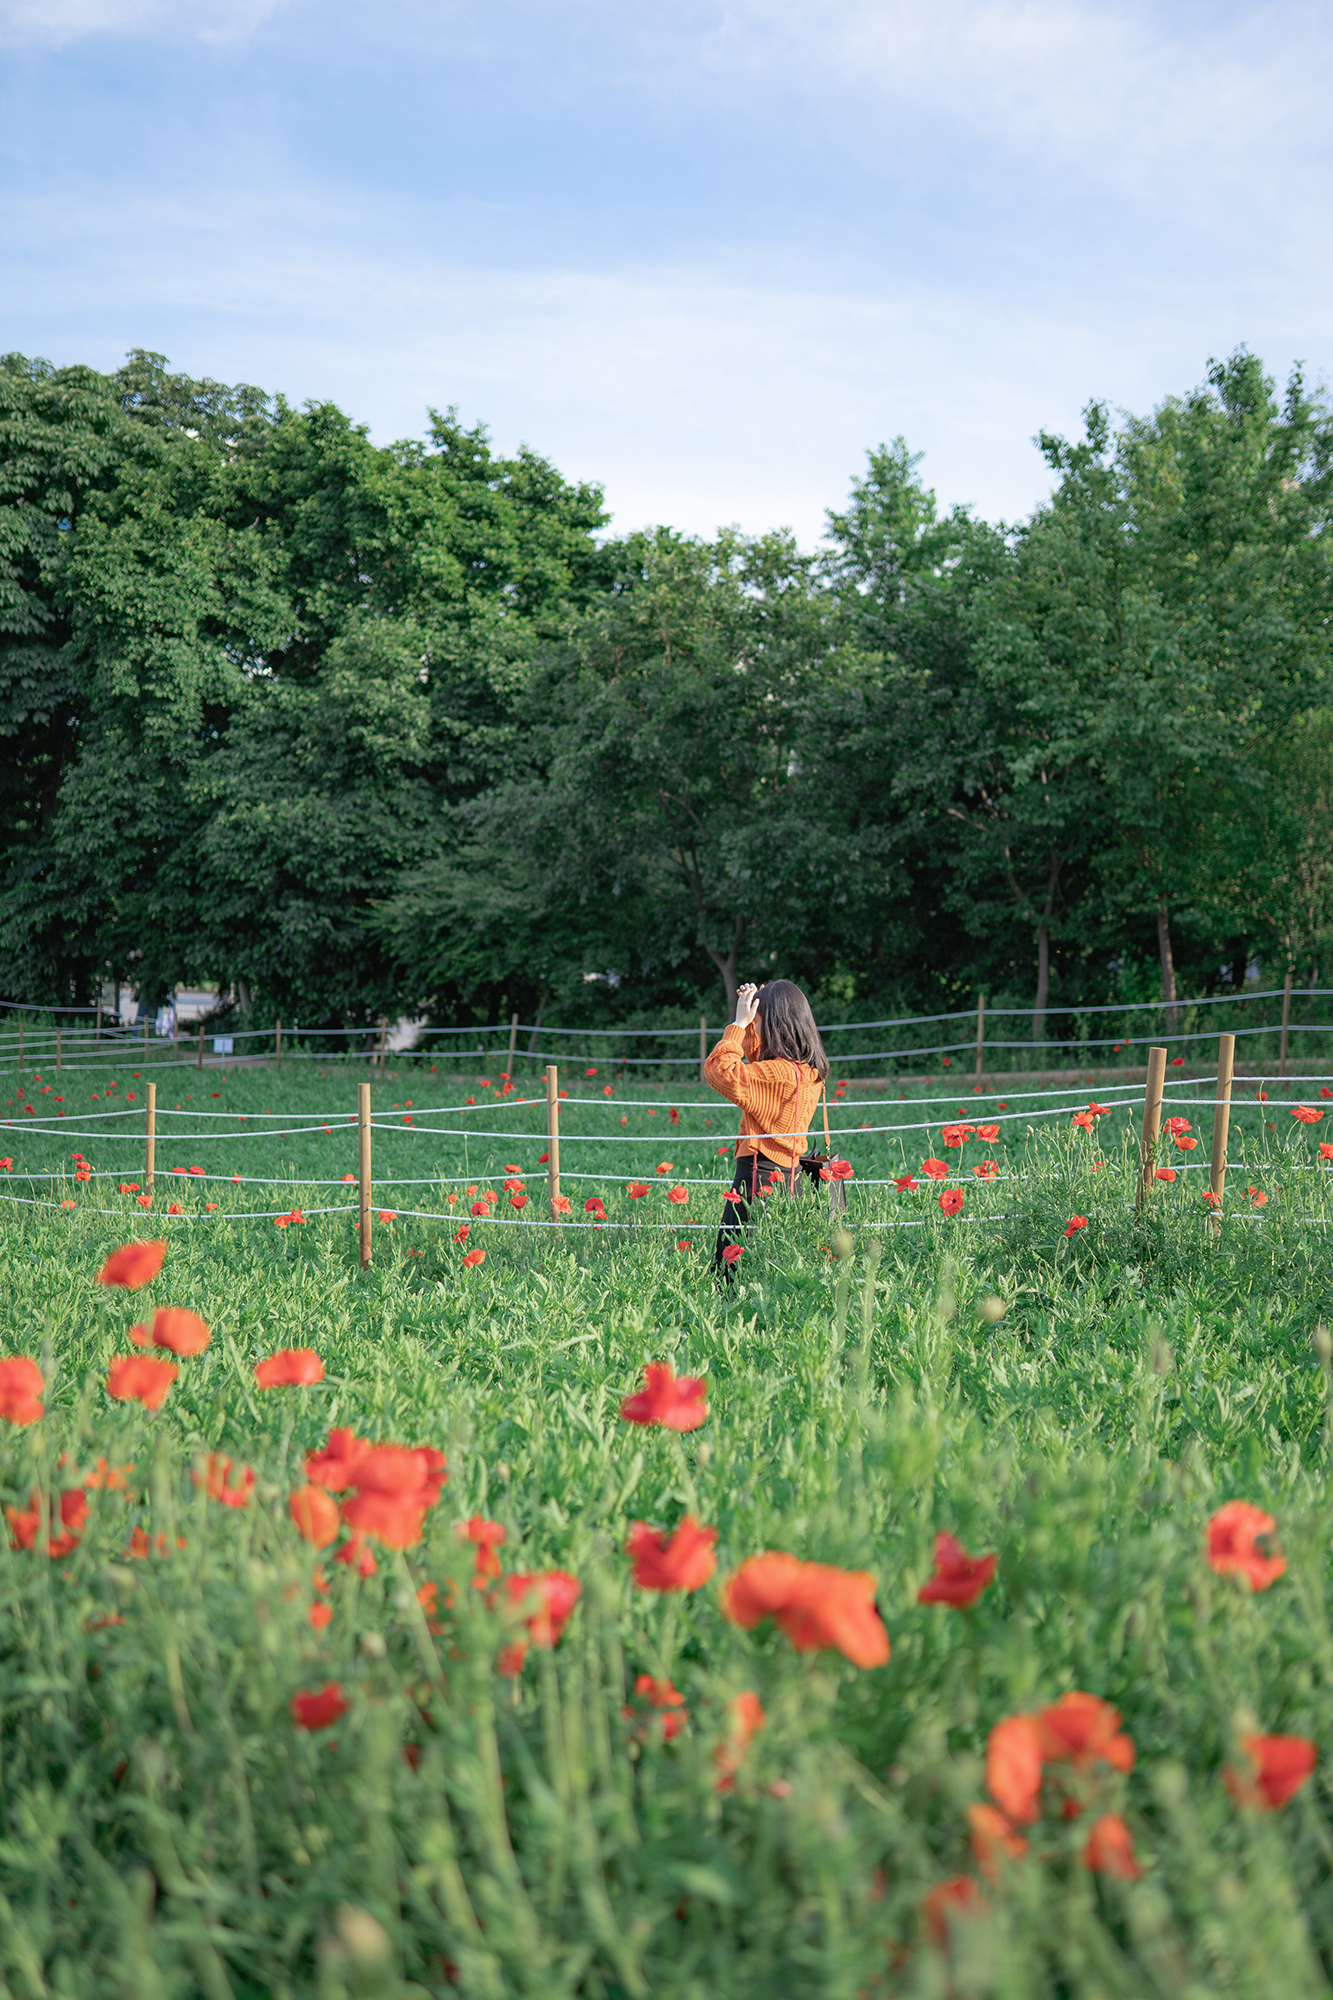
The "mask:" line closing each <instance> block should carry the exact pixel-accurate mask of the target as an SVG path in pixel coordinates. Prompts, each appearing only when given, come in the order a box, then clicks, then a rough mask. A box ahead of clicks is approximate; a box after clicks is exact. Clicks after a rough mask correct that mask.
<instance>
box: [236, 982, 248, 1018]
mask: <svg viewBox="0 0 1333 2000" xmlns="http://www.w3.org/2000/svg"><path fill="white" fill-rule="evenodd" d="M236 998H237V999H238V1000H239V1001H240V1003H241V1012H242V1013H243V1014H248V1013H249V1012H250V982H249V980H248V979H238V980H237V982H236Z"/></svg>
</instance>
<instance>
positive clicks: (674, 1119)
mask: <svg viewBox="0 0 1333 2000" xmlns="http://www.w3.org/2000/svg"><path fill="white" fill-rule="evenodd" d="M667 1117H668V1118H669V1119H670V1121H671V1123H672V1124H673V1125H679V1123H680V1113H679V1111H677V1109H676V1107H675V1105H674V1104H673V1105H672V1107H671V1109H670V1111H668V1112H667Z"/></svg>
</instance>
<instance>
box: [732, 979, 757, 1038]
mask: <svg viewBox="0 0 1333 2000" xmlns="http://www.w3.org/2000/svg"><path fill="white" fill-rule="evenodd" d="M758 1012H759V988H758V987H757V986H740V987H738V988H737V989H736V1026H737V1027H738V1028H748V1027H749V1025H750V1023H751V1021H753V1019H754V1017H755V1015H756V1014H757V1013H758Z"/></svg>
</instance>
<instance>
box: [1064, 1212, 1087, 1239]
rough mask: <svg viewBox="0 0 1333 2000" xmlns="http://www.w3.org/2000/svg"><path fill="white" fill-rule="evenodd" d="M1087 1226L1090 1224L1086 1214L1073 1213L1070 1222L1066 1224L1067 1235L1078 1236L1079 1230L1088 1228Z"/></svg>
mask: <svg viewBox="0 0 1333 2000" xmlns="http://www.w3.org/2000/svg"><path fill="white" fill-rule="evenodd" d="M1087 1226H1088V1218H1087V1216H1086V1215H1071V1216H1070V1218H1069V1220H1068V1222H1067V1223H1066V1224H1065V1235H1066V1236H1077V1235H1078V1232H1079V1230H1080V1229H1086V1228H1087Z"/></svg>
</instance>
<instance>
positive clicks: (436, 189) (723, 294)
mask: <svg viewBox="0 0 1333 2000" xmlns="http://www.w3.org/2000/svg"><path fill="white" fill-rule="evenodd" d="M1331 58H1333V13H1330V11H1329V10H1328V9H1327V8H1324V9H1319V8H1316V7H1306V6H1299V5H1276V6H1270V7H1256V6H1244V5H1235V4H1233V5H1227V4H1225V0H1219V4H1212V5H1208V6H1203V5H1198V6H1194V5H1184V4H1178V5H1157V6H1154V7H1139V6H1117V5H1115V4H1108V0H1103V4H1100V5H1086V4H1072V0H1028V4H1018V0H916V4H910V5H907V4H898V0H661V4H643V0H486V4H484V5H483V4H475V3H474V4H470V5H466V6H463V5H454V4H451V3H450V0H435V4H431V5H427V4H417V5H410V4H398V0H380V4H378V5H371V6H367V5H358V6H352V5H347V4H344V0H323V4H319V5H314V4H305V0H287V4H283V0H187V4H186V5H184V6H182V5H180V4H179V0H176V4H169V5H164V4H159V0H0V347H7V348H19V349H21V350H22V351H24V352H26V353H30V354H33V353H35V354H43V355H46V356H48V357H49V358H50V359H52V360H53V361H56V362H68V361H76V360H79V361H88V362H91V363H93V364H94V365H96V366H99V367H106V368H109V367H113V366H115V364H116V363H117V361H118V360H119V359H120V357H121V356H122V354H123V353H124V351H125V349H126V348H128V347H130V346H143V347H153V348H157V349H159V350H161V351H163V352H165V353H166V354H168V355H169V356H170V358H171V360H172V362H173V364H174V365H175V366H177V367H180V368H183V369H189V370H190V371H192V372H194V373H196V374H210V375H213V376H217V377H221V378H223V379H226V380H240V379H246V380H250V381H254V382H258V383H260V384H262V385H263V386H264V387H265V388H268V389H273V390H282V391H284V392H285V393H286V394H287V395H288V396H289V397H290V398H292V399H293V400H294V401H297V402H300V401H304V400H305V399H306V398H308V397H315V398H322V397H331V398H333V399H334V400H336V401H337V402H339V403H341V404H342V405H343V407H344V408H346V409H347V410H349V411H350V412H351V413H352V415H353V416H355V417H356V418H358V419H360V420H362V421H364V422H366V423H367V424H368V425H369V426H370V429H371V432H372V434H373V435H374V436H375V437H376V438H377V439H379V440H381V441H385V440H388V439H389V438H392V437H399V436H413V435H419V434H420V433H421V431H422V428H423V425H424V421H425V411H426V409H427V406H428V405H431V404H434V405H436V406H443V405H445V404H449V403H453V404H456V405H458V406H459V409H460V412H461V414H462V415H463V417H464V418H465V419H466V420H467V421H473V420H476V419H478V418H480V419H482V420H484V421H485V422H486V423H487V424H488V425H489V426H490V427H491V430H492V433H493V436H494V438H495V440H496V442H497V444H499V445H500V446H501V447H503V448H506V449H510V448H513V447H514V446H515V445H517V444H518V443H519V442H520V441H521V440H522V441H526V442H527V443H529V444H531V445H532V446H534V447H535V448H536V449H538V450H540V451H542V452H544V453H545V454H546V455H547V456H549V457H550V458H552V459H553V460H554V461H555V463H556V464H557V465H558V466H560V468H561V469H562V470H563V471H564V472H566V473H568V474H570V475H572V476H578V477H582V478H593V479H598V480H601V481H602V482H604V484H605V486H606V490H607V499H608V504H609V505H610V507H611V509H612V511H613V513H614V516H615V525H616V526H617V527H619V528H630V527H637V526H642V525H644V524H646V523H648V522H652V521H668V522H672V523H674V524H675V525H677V526H679V527H683V528H686V529H691V530H696V531H700V532H708V531H710V530H712V529H713V528H714V527H716V526H718V525H719V524H720V523H723V522H729V521H737V522H739V523H740V524H741V525H742V526H743V527H745V528H747V529H751V530H757V529H761V528H766V527H774V526H779V525H786V526H791V527H794V528H795V529H796V531H797V532H798V534H799V535H800V536H801V538H802V540H803V541H805V542H806V543H811V542H813V541H814V540H815V539H816V538H817V537H818V535H819V533H820V531H821V527H822V521H823V512H824V509H825V508H826V507H828V506H840V505H841V504H842V503H843V502H844V500H845V497H846V494H847V489H848V484H849V480H850V478H851V476H852V475H853V474H854V473H855V472H856V471H858V470H859V469H860V468H861V466H862V464H863V461H864V453H865V450H866V448H867V447H868V446H870V445H873V444H875V443H877V442H879V441H880V440H881V439H888V438H891V437H893V436H895V435H896V434H898V433H900V432H901V433H902V434H904V435H905V436H906V437H907V439H908V440H909V442H910V444H911V445H912V447H913V448H914V449H916V450H919V451H922V452H924V454H925V460H924V468H923V469H924V473H925V476H926V477H927V479H928V480H929V481H930V483H931V484H933V485H934V486H935V488H936V490H937V491H938V493H939V495H940V498H941V500H942V501H944V502H946V503H952V502H954V501H967V502H971V503H972V504H974V505H975V506H976V507H977V508H978V509H979V510H980V511H981V512H983V513H985V514H987V515H990V516H992V517H999V516H1002V517H1004V518H1007V519H1015V518H1018V517H1019V516H1021V515H1023V514H1025V513H1026V512H1027V511H1028V510H1029V509H1030V508H1031V507H1032V506H1034V505H1035V504H1036V503H1037V502H1038V501H1039V500H1040V498H1041V497H1042V495H1043V493H1044V492H1045V491H1046V490H1047V486H1048V482H1047V479H1046V477H1045V473H1044V468H1043V466H1042V464H1041V461H1040V458H1039V456H1038V454H1037V452H1036V450H1035V449H1034V447H1033V445H1032V442H1031V440H1032V437H1033V435H1034V433H1035V432H1036V431H1037V430H1038V428H1039V427H1045V428H1048V429H1057V430H1066V431H1068V430H1074V429H1077V427H1078V423H1079V412H1080V410H1081V408H1082V406H1083V405H1084V403H1085V402H1086V401H1087V400H1088V399H1089V398H1090V397H1093V396H1097V397H1101V398H1104V399H1106V400H1108V401H1109V402H1111V403H1112V404H1113V405H1116V406H1121V407H1124V408H1128V409H1134V410H1144V409H1148V408H1150V407H1151V406H1152V405H1153V404H1154V403H1156V402H1158V401H1160V400H1161V398H1162V397H1163V396H1164V395H1166V394H1167V393H1169V392H1171V391H1183V390H1186V389H1188V388H1189V387H1190V386H1191V385H1193V384H1194V383H1196V382H1198V381H1199V380H1200V379H1201V378H1202V377H1203V374H1204V371H1205V368H1206V364H1207V361H1208V358H1209V356H1210V355H1214V354H1218V355H1220V354H1224V353H1227V352H1230V350H1231V349H1232V348H1234V347H1235V346H1237V345H1238V344H1240V343H1242V342H1244V343H1245V344H1247V345H1248V346H1250V347H1251V348H1253V349H1254V350H1256V351H1257V352H1258V353H1259V354H1261V355H1262V356H1263V357H1264V359H1265V361H1266V362H1267V363H1268V365H1269V367H1270V369H1271V370H1273V371H1274V372H1276V373H1277V374H1278V375H1279V377H1282V376H1285V373H1286V371H1287V369H1288V368H1289V367H1290V365H1291V364H1292V362H1293V360H1297V359H1299V360H1301V361H1303V362H1304V363H1305V364H1306V367H1307V371H1308V373H1309V375H1310V377H1311V378H1312V379H1313V380H1316V381H1322V380H1324V379H1325V378H1326V377H1327V376H1329V375H1330V374H1333V260H1331V259H1330V256H1329V248H1330V245H1329V234H1330V229H1329V218H1330V193H1331V192H1333V189H1331V188H1330V147H1329V138H1328V133H1329V118H1328V112H1327V108H1326V94H1327V85H1326V79H1327V76H1328V74H1329V68H1330V59H1331Z"/></svg>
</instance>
